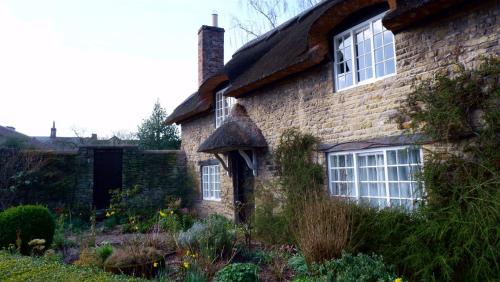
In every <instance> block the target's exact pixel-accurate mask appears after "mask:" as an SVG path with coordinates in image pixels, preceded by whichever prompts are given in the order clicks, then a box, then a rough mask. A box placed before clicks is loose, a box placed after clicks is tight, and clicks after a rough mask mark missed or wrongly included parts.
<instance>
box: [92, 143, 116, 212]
mask: <svg viewBox="0 0 500 282" xmlns="http://www.w3.org/2000/svg"><path fill="white" fill-rule="evenodd" d="M122 154H123V150H121V149H95V150H94V200H93V205H94V208H95V209H96V210H101V209H105V208H107V207H108V206H109V202H110V198H111V197H110V193H109V190H112V189H121V187H122Z"/></svg>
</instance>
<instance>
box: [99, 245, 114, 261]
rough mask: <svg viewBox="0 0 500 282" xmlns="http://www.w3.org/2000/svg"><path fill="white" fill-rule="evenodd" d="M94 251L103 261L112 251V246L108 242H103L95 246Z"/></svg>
mask: <svg viewBox="0 0 500 282" xmlns="http://www.w3.org/2000/svg"><path fill="white" fill-rule="evenodd" d="M95 252H96V254H97V255H98V256H99V257H100V258H101V260H102V261H103V262H104V261H106V259H107V258H108V257H109V256H110V255H111V254H112V253H113V246H111V245H109V244H104V245H102V246H99V247H97V248H96V249H95Z"/></svg>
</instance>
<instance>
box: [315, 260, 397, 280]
mask: <svg viewBox="0 0 500 282" xmlns="http://www.w3.org/2000/svg"><path fill="white" fill-rule="evenodd" d="M311 274H312V275H313V276H315V277H318V278H322V279H327V280H328V281H338V282H350V281H360V282H371V281H394V280H395V279H396V278H397V275H396V273H395V272H394V270H393V268H392V267H390V266H387V265H386V264H385V263H384V262H383V260H382V257H380V256H377V255H372V256H369V255H365V254H358V255H356V256H353V255H351V254H347V253H343V254H342V257H341V258H339V259H336V260H330V261H325V262H324V263H322V264H316V263H313V264H312V265H311Z"/></svg>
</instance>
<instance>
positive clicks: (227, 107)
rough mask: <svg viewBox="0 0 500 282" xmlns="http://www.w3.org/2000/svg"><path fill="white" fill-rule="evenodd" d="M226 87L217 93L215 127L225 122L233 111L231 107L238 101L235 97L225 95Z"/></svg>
mask: <svg viewBox="0 0 500 282" xmlns="http://www.w3.org/2000/svg"><path fill="white" fill-rule="evenodd" d="M226 89H227V88H224V89H222V90H219V91H217V92H216V93H215V128H217V127H219V126H221V125H222V124H223V123H224V120H226V118H227V117H228V116H229V113H230V112H231V108H232V107H233V105H234V104H235V103H236V99H235V98H233V97H226V96H224V92H225V91H226Z"/></svg>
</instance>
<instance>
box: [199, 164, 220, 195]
mask: <svg viewBox="0 0 500 282" xmlns="http://www.w3.org/2000/svg"><path fill="white" fill-rule="evenodd" d="M205 168H206V169H207V170H208V173H205ZM211 168H213V169H214V174H211V172H210V171H211ZM200 171H201V195H202V199H203V200H204V201H215V202H220V201H221V200H222V195H221V193H222V190H221V173H220V165H218V164H216V165H202V166H201V168H200ZM217 175H218V177H216V176H217ZM205 176H207V178H205ZM207 179H208V181H206V180H207ZM217 179H218V181H217ZM211 180H213V181H211ZM205 184H206V185H205ZM211 186H212V188H211ZM216 186H217V187H216ZM217 188H218V189H217ZM205 191H207V193H205ZM216 191H218V192H219V197H216V196H215V194H216ZM205 194H208V196H205Z"/></svg>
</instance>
